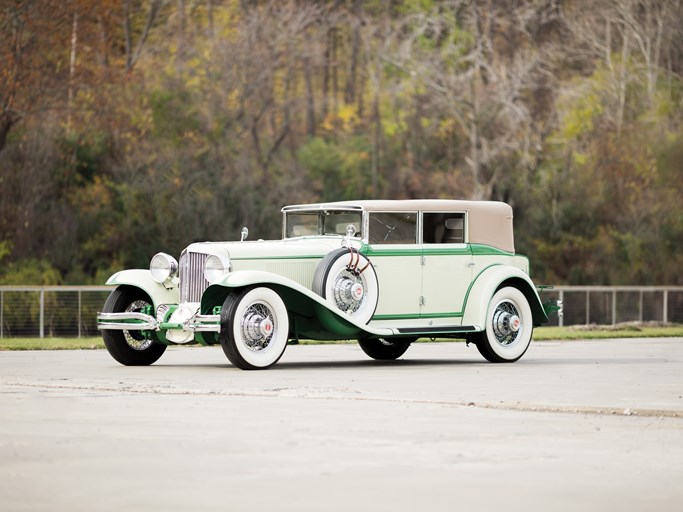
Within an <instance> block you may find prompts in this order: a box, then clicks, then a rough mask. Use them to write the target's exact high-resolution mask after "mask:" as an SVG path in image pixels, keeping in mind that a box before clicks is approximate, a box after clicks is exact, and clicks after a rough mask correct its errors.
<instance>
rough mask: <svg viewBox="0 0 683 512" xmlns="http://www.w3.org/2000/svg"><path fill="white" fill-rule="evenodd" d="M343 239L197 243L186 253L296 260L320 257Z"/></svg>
mask: <svg viewBox="0 0 683 512" xmlns="http://www.w3.org/2000/svg"><path fill="white" fill-rule="evenodd" d="M342 240H343V239H342V237H329V236H327V237H301V238H288V239H286V240H257V241H248V242H247V241H244V242H197V243H193V244H190V245H189V246H188V247H187V249H186V251H187V252H194V253H200V254H216V255H224V256H228V257H229V258H230V259H231V260H241V259H261V258H278V257H280V258H296V257H311V256H320V257H323V256H324V255H325V254H327V253H329V252H330V251H333V250H334V249H338V248H340V247H341V246H342Z"/></svg>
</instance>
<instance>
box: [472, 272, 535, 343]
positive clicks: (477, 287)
mask: <svg viewBox="0 0 683 512" xmlns="http://www.w3.org/2000/svg"><path fill="white" fill-rule="evenodd" d="M502 286H512V287H514V288H517V289H519V290H520V291H521V292H522V293H523V294H524V296H525V297H526V299H527V301H528V302H529V306H530V307H531V312H532V315H533V319H534V325H535V326H538V325H541V324H545V323H547V322H548V316H547V315H546V313H545V311H544V309H543V304H542V303H541V299H540V297H539V296H538V292H537V291H536V287H535V286H534V283H533V282H532V281H531V278H530V277H529V276H528V275H527V274H526V273H525V272H523V271H522V270H520V269H518V268H517V267H511V266H508V265H493V266H490V267H487V268H485V269H484V270H482V271H481V272H480V273H479V274H478V275H477V277H475V279H474V282H473V283H472V286H471V287H470V290H469V292H468V293H467V297H465V310H464V315H463V320H462V324H463V325H473V326H475V327H477V328H479V329H482V330H483V329H484V326H485V325H486V314H487V312H488V307H489V301H490V300H491V297H493V294H494V293H496V290H498V289H499V288H501V287H502Z"/></svg>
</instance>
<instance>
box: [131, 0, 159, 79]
mask: <svg viewBox="0 0 683 512" xmlns="http://www.w3.org/2000/svg"><path fill="white" fill-rule="evenodd" d="M162 1H163V0H152V1H151V3H150V5H149V13H148V14H147V21H146V22H145V28H144V29H143V30H142V35H141V36H140V39H138V44H137V45H136V46H135V51H133V44H132V43H133V41H132V35H131V21H130V0H124V1H123V33H124V39H125V45H126V73H130V72H131V71H132V70H133V67H134V66H135V64H136V63H137V61H138V59H139V58H140V54H141V53H142V48H143V47H144V46H145V42H146V41H147V37H149V31H150V30H151V29H152V25H153V24H154V20H155V18H156V16H157V14H158V13H159V9H160V8H161V4H162Z"/></svg>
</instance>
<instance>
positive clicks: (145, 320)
mask: <svg viewBox="0 0 683 512" xmlns="http://www.w3.org/2000/svg"><path fill="white" fill-rule="evenodd" d="M97 328H98V329H100V330H102V329H111V330H119V331H128V330H136V331H138V330H140V331H161V330H182V331H189V332H221V316H220V315H193V316H192V317H191V318H190V319H189V320H187V321H186V322H183V323H171V322H158V321H157V319H156V318H154V317H153V316H151V315H146V314H145V313H136V312H126V313H97Z"/></svg>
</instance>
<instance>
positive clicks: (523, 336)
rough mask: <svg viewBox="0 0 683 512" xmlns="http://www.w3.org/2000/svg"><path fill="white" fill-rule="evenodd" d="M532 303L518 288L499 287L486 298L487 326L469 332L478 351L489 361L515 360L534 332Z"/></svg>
mask: <svg viewBox="0 0 683 512" xmlns="http://www.w3.org/2000/svg"><path fill="white" fill-rule="evenodd" d="M533 330H534V326H533V317H532V314H531V307H530V306H529V301H527V299H526V297H525V296H524V294H523V293H522V292H521V291H519V290H518V289H517V288H512V287H509V286H508V287H505V288H501V289H500V290H498V291H497V292H496V293H495V294H494V295H493V297H491V301H490V302H489V307H488V311H487V313H486V330H485V331H483V332H481V333H477V334H475V335H472V336H471V337H470V339H471V340H472V341H473V342H474V343H476V345H477V349H478V350H479V353H480V354H481V355H482V356H484V358H486V360H488V361H490V362H492V363H512V362H514V361H517V360H518V359H519V358H520V357H522V356H523V355H524V353H525V352H526V351H527V349H528V348H529V344H530V343H531V336H532V334H533Z"/></svg>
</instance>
